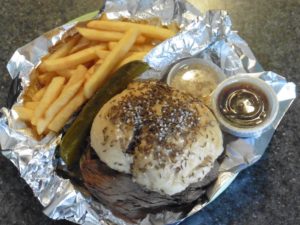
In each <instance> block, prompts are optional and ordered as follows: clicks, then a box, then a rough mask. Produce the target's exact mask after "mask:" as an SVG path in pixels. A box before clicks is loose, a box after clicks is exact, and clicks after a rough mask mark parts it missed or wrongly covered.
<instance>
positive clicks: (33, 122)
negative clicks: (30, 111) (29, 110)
mask: <svg viewBox="0 0 300 225" xmlns="http://www.w3.org/2000/svg"><path fill="white" fill-rule="evenodd" d="M30 122H31V124H32V125H33V126H35V127H36V125H37V118H36V117H35V116H34V115H33V117H32V118H31V121H30Z"/></svg>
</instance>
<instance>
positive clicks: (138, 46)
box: [14, 15, 178, 137]
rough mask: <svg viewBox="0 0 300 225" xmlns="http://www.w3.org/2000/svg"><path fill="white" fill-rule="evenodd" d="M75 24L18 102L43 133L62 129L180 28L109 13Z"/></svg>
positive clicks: (35, 128) (24, 115)
mask: <svg viewBox="0 0 300 225" xmlns="http://www.w3.org/2000/svg"><path fill="white" fill-rule="evenodd" d="M75 29H76V30H77V33H76V34H75V35H73V36H72V37H68V38H66V39H65V40H63V41H62V42H61V43H59V44H58V45H56V46H55V47H54V48H53V51H51V53H50V54H49V55H47V56H46V57H44V58H43V60H42V62H41V64H40V65H39V66H38V67H37V68H36V69H35V70H34V71H33V72H32V74H31V77H30V78H31V82H30V85H29V87H28V88H27V90H26V91H25V94H24V102H23V104H22V105H21V106H20V105H19V106H15V107H14V110H15V111H16V112H17V114H18V116H19V118H20V119H21V120H23V121H25V122H27V123H28V124H29V125H30V128H31V129H32V130H33V131H34V133H35V134H36V135H37V136H38V137H42V136H43V135H45V134H47V133H48V132H49V131H54V132H59V131H60V130H61V129H62V128H63V127H64V126H65V124H66V123H67V121H68V120H69V119H70V118H71V117H72V115H73V114H74V113H75V112H77V111H78V110H79V109H80V107H81V106H82V105H83V104H84V103H85V102H86V101H87V100H88V99H90V98H91V97H92V96H93V94H94V93H95V92H96V91H97V90H98V89H99V88H101V86H102V85H103V84H104V82H106V81H107V80H108V79H109V78H110V76H111V74H113V72H114V71H116V70H117V69H118V68H119V67H121V66H122V65H124V64H126V63H129V62H131V61H134V60H142V59H143V58H144V56H145V55H146V54H147V53H148V52H149V51H150V50H151V49H152V48H153V47H154V46H155V45H157V44H159V43H160V42H161V41H164V40H165V39H168V38H170V37H172V36H173V35H175V34H176V32H177V31H178V30H177V27H176V26H175V25H171V26H169V27H163V26H152V25H148V24H145V23H133V22H124V21H110V20H108V19H107V17H106V16H105V15H104V16H102V17H101V18H100V19H98V20H93V21H89V22H87V23H86V24H85V25H84V26H83V25H81V26H77V27H76V28H75Z"/></svg>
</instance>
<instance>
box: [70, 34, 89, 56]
mask: <svg viewBox="0 0 300 225" xmlns="http://www.w3.org/2000/svg"><path fill="white" fill-rule="evenodd" d="M90 44H91V41H90V40H88V39H86V38H84V37H81V38H80V40H79V41H78V43H77V44H76V45H75V46H74V47H73V48H72V49H71V50H70V52H69V54H73V53H75V52H78V51H80V50H82V49H84V48H86V47H88V46H90Z"/></svg>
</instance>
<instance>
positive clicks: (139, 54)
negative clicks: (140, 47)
mask: <svg viewBox="0 0 300 225" xmlns="http://www.w3.org/2000/svg"><path fill="white" fill-rule="evenodd" d="M145 55H147V52H134V53H132V54H130V55H129V56H128V57H126V58H125V59H123V60H122V61H121V62H120V63H119V64H118V66H117V68H116V70H117V69H118V68H120V67H121V66H123V65H125V64H127V63H129V62H132V61H135V60H142V59H143V58H144V57H145Z"/></svg>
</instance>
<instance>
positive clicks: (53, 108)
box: [36, 77, 84, 134]
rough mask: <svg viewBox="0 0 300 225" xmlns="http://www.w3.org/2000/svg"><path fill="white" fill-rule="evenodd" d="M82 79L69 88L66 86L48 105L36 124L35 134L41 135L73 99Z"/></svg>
mask: <svg viewBox="0 0 300 225" xmlns="http://www.w3.org/2000/svg"><path fill="white" fill-rule="evenodd" d="M83 81H84V77H82V79H81V80H78V81H77V82H76V83H73V84H71V85H69V86H66V87H65V88H64V89H63V91H62V92H61V94H60V95H59V97H58V98H57V99H56V100H55V101H54V102H53V103H52V104H51V105H50V107H49V108H48V109H47V111H46V112H45V118H40V119H39V120H38V122H37V127H36V128H37V132H38V134H42V133H43V132H44V131H45V130H46V129H47V126H48V125H49V123H50V122H51V120H52V119H53V118H54V117H55V116H56V115H57V113H58V112H59V111H60V110H61V109H62V108H63V107H64V106H65V105H67V104H68V102H69V101H70V100H71V99H72V98H73V97H74V95H75V94H76V93H77V92H78V90H79V89H80V87H81V86H82V84H83Z"/></svg>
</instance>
